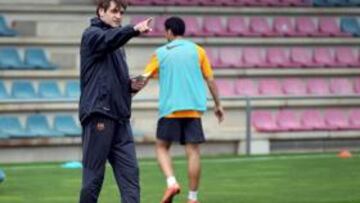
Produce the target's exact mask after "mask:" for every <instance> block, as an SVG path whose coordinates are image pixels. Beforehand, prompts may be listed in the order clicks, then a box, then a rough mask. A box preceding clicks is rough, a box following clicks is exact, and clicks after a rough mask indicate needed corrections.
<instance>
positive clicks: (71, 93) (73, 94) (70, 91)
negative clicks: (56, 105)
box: [65, 80, 80, 99]
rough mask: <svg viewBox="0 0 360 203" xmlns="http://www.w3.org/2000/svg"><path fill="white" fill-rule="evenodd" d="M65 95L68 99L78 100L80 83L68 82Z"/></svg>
mask: <svg viewBox="0 0 360 203" xmlns="http://www.w3.org/2000/svg"><path fill="white" fill-rule="evenodd" d="M65 94H66V96H67V97H68V98H77V99H78V98H79V97H80V83H79V81H73V80H71V81H68V82H67V83H66V90H65Z"/></svg>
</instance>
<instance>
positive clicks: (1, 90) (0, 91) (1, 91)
mask: <svg viewBox="0 0 360 203" xmlns="http://www.w3.org/2000/svg"><path fill="white" fill-rule="evenodd" d="M9 97H10V95H9V94H8V92H7V91H6V88H5V85H4V83H3V81H1V80H0V99H8V98H9Z"/></svg>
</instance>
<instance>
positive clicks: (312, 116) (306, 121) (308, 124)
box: [300, 109, 326, 130]
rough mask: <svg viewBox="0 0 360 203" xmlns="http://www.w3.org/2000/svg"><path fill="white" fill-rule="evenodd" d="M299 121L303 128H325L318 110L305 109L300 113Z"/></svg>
mask: <svg viewBox="0 0 360 203" xmlns="http://www.w3.org/2000/svg"><path fill="white" fill-rule="evenodd" d="M300 122H301V126H302V129H304V130H325V129H326V125H325V120H324V117H323V116H322V115H321V113H320V111H318V110H312V109H309V110H305V111H303V112H302V113H301V116H300Z"/></svg>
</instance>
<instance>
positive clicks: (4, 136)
mask: <svg viewBox="0 0 360 203" xmlns="http://www.w3.org/2000/svg"><path fill="white" fill-rule="evenodd" d="M6 138H9V136H8V135H7V134H6V133H5V132H3V131H1V130H0V139H6Z"/></svg>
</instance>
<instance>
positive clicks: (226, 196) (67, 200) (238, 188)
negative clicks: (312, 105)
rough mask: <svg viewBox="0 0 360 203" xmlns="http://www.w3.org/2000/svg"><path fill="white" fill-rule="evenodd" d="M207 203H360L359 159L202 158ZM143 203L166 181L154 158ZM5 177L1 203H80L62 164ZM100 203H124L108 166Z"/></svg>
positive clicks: (73, 178)
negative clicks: (119, 196)
mask: <svg viewBox="0 0 360 203" xmlns="http://www.w3.org/2000/svg"><path fill="white" fill-rule="evenodd" d="M202 165H203V171H202V172H203V173H202V177H203V179H202V182H201V190H200V194H199V195H200V200H201V202H202V203H317V202H320V203H350V202H351V203H359V202H360V192H359V191H360V189H359V188H360V158H359V155H355V156H354V157H353V158H351V159H346V160H344V159H339V158H337V157H336V156H335V155H333V154H323V155H322V154H317V155H289V156H285V155H280V156H279V155H278V156H266V157H251V158H245V157H229V156H221V157H208V158H203V162H202ZM174 166H175V169H176V173H177V178H178V179H179V181H180V183H181V184H182V186H183V192H182V193H181V194H180V195H179V197H177V198H176V199H175V203H178V202H183V203H184V202H186V195H187V189H186V186H187V180H186V162H185V160H184V159H182V158H180V159H176V161H175V163H174ZM140 167H141V188H142V190H141V195H142V197H141V198H142V202H143V203H158V202H159V200H160V198H161V195H162V192H163V189H164V186H165V181H164V179H163V177H162V175H161V173H160V171H159V170H158V166H157V165H156V162H155V161H154V160H149V159H147V160H141V161H140ZM0 168H2V169H3V170H4V171H5V173H6V175H7V179H6V180H5V182H3V183H1V184H0V203H19V202H21V203H23V202H24V203H25V202H26V203H45V202H46V203H72V202H77V200H78V193H79V189H80V184H81V171H80V170H69V169H68V170H66V169H62V168H60V167H59V164H20V165H2V166H0ZM99 202H100V203H114V202H119V200H118V191H117V186H116V184H115V182H114V180H113V175H112V171H111V168H110V167H108V168H107V173H106V178H105V183H104V186H103V190H102V192H101V195H100V201H99Z"/></svg>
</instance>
